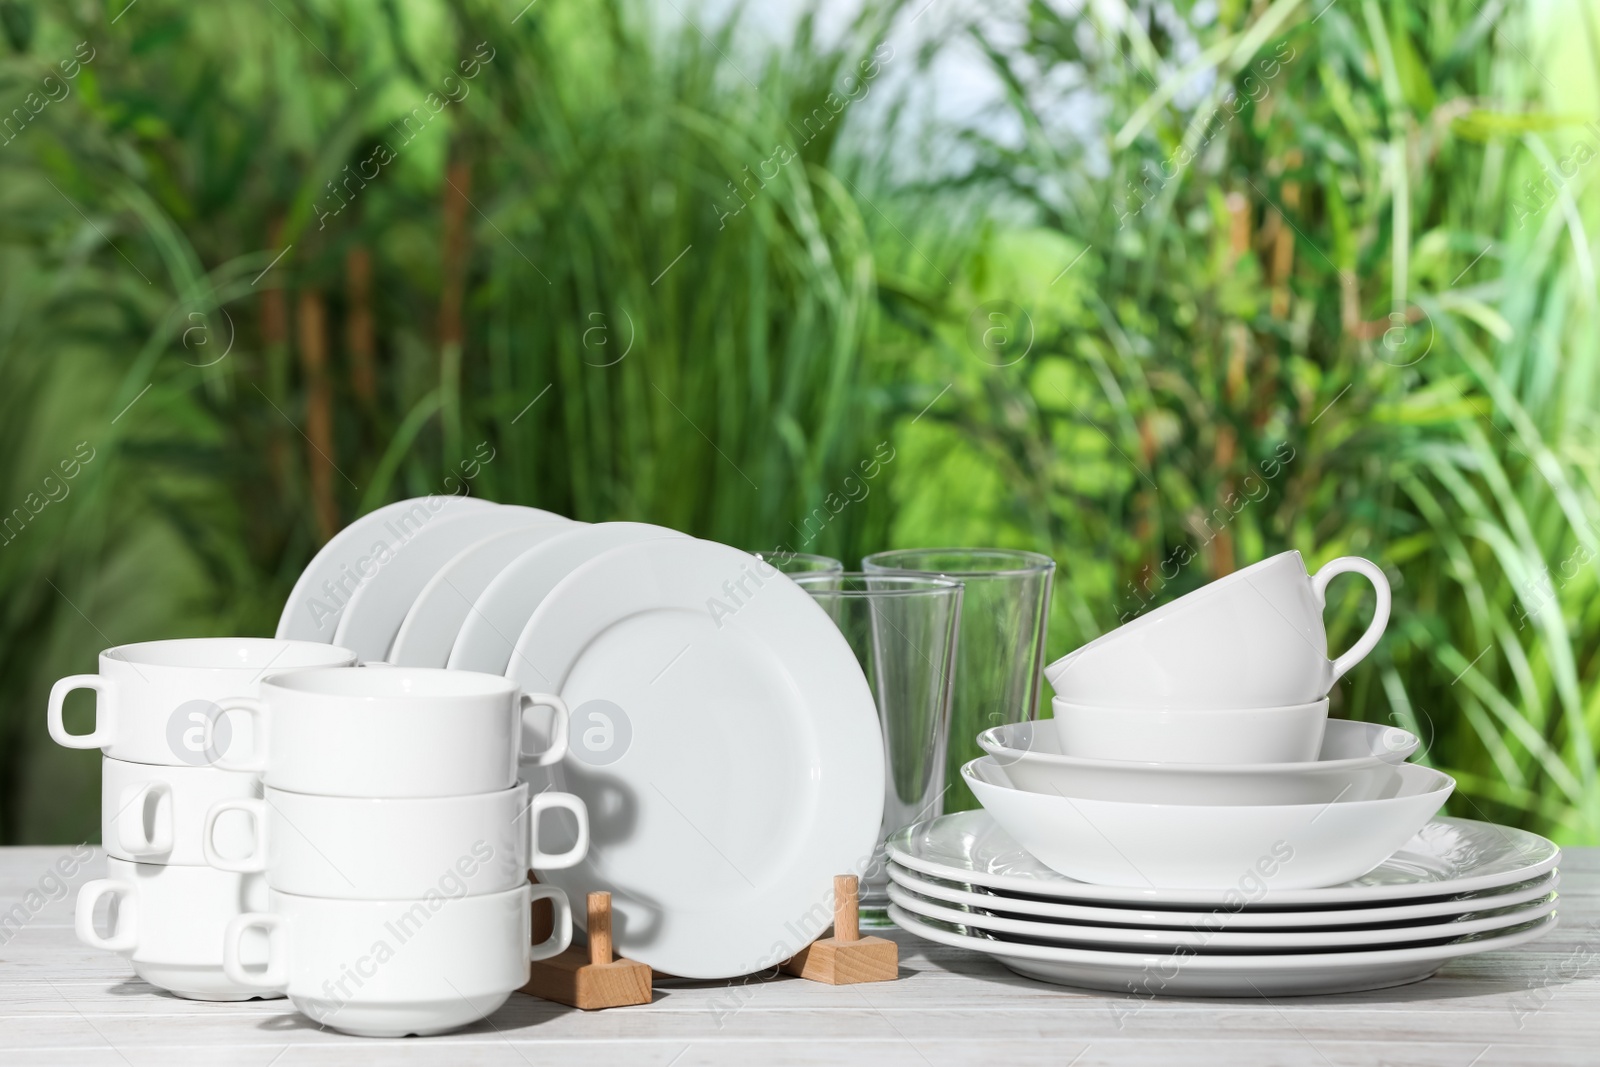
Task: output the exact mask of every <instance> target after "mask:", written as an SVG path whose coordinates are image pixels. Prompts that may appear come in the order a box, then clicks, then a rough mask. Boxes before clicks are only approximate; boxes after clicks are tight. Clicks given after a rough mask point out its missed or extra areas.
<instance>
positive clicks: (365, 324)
mask: <svg viewBox="0 0 1600 1067" xmlns="http://www.w3.org/2000/svg"><path fill="white" fill-rule="evenodd" d="M344 276H345V294H346V299H347V300H348V301H349V307H348V309H347V310H346V312H345V323H344V339H345V348H346V349H347V350H348V351H349V353H350V386H351V388H352V389H354V390H355V394H356V396H357V397H358V398H359V399H360V400H361V401H362V402H363V403H365V404H369V405H370V404H373V403H375V402H376V401H377V399H378V354H377V342H376V339H375V338H374V336H373V334H374V330H373V322H372V253H371V252H369V251H367V248H366V246H365V245H356V246H355V247H354V248H352V249H350V252H349V253H348V254H347V255H346V256H345V257H344Z"/></svg>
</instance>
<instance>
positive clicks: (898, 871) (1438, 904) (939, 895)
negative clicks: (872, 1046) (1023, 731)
mask: <svg viewBox="0 0 1600 1067" xmlns="http://www.w3.org/2000/svg"><path fill="white" fill-rule="evenodd" d="M888 872H889V878H890V880H891V881H893V882H894V883H895V884H896V885H901V886H904V887H905V888H907V889H909V890H911V891H912V892H913V893H915V894H917V896H919V897H924V898H926V899H928V900H935V901H942V902H944V903H947V904H957V905H961V906H963V907H968V908H979V909H982V910H984V911H989V912H995V913H999V914H1002V915H1007V916H1011V917H1013V918H1040V919H1055V920H1061V921H1065V922H1077V923H1093V924H1096V925H1100V926H1135V927H1158V928H1165V929H1178V930H1189V929H1213V930H1308V929H1323V928H1337V927H1351V926H1373V925H1376V924H1379V923H1397V922H1414V921H1419V920H1421V921H1426V920H1433V921H1435V922H1437V921H1440V920H1442V919H1449V918H1454V917H1455V916H1458V915H1465V914H1467V913H1468V912H1472V911H1483V910H1485V909H1489V908H1504V907H1509V906H1511V905H1513V904H1526V903H1528V902H1529V901H1533V900H1539V899H1541V898H1543V897H1545V896H1546V895H1548V894H1549V893H1551V892H1552V891H1554V890H1555V889H1557V888H1559V887H1560V885H1561V873H1560V872H1559V871H1551V872H1550V873H1548V874H1545V875H1542V876H1540V877H1539V878H1536V879H1534V880H1533V881H1531V882H1523V883H1521V884H1520V885H1517V886H1515V887H1512V888H1508V889H1506V890H1504V891H1498V890H1496V891H1485V892H1483V893H1478V894H1469V895H1466V896H1455V897H1446V898H1445V899H1444V900H1433V901H1428V902H1426V903H1423V904H1389V905H1385V906H1382V907H1368V908H1327V909H1322V908H1319V909H1314V910H1302V911H1288V910H1285V911H1244V910H1238V911H1234V910H1230V909H1225V908H1208V909H1201V910H1198V911H1197V910H1176V909H1173V910H1166V909H1162V910H1156V909H1148V908H1146V909H1135V908H1112V907H1095V906H1093V905H1089V904H1067V903H1063V902H1060V901H1054V900H1034V899H1032V898H1031V897H1015V896H1008V895H1003V894H1001V893H999V892H996V891H992V890H991V891H988V892H974V891H972V890H970V889H968V888H966V887H965V886H960V885H953V884H951V883H948V882H938V881H932V880H930V879H929V878H925V877H918V876H917V875H916V874H915V873H913V872H911V871H908V870H906V869H905V868H904V867H901V866H900V865H899V864H895V863H891V864H889V865H888Z"/></svg>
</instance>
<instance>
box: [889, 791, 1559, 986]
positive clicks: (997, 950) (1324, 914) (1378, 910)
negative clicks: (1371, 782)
mask: <svg viewBox="0 0 1600 1067" xmlns="http://www.w3.org/2000/svg"><path fill="white" fill-rule="evenodd" d="M888 852H889V858H890V861H891V862H890V865H889V876H890V878H891V879H892V885H891V887H890V896H891V898H892V900H893V904H892V906H891V907H890V909H889V914H890V916H891V917H892V918H893V919H894V920H895V922H896V923H898V924H899V925H900V926H902V927H904V928H905V929H907V930H909V931H910V932H912V933H915V934H917V935H919V936H921V937H925V938H927V939H928V940H930V941H935V942H938V943H940V944H945V945H951V946H956V947H960V948H969V949H975V950H977V951H979V952H983V953H985V954H987V955H989V956H992V957H994V958H995V959H997V960H999V961H1000V962H1001V963H1002V964H1004V965H1005V966H1007V967H1009V968H1010V969H1011V970H1013V971H1016V972H1017V973H1018V974H1022V975H1026V976H1028V977H1030V978H1038V979H1042V980H1044V981H1047V982H1056V983H1060V984H1063V985H1074V986H1085V987H1088V988H1091V989H1105V990H1113V991H1116V992H1127V993H1135V994H1138V995H1146V996H1148V995H1158V994H1165V995H1189V996H1263V995H1265V996H1283V995H1296V994H1310V993H1343V992H1350V991H1353V990H1359V989H1379V988H1382V987H1385V986H1393V985H1401V984H1404V983H1407V982H1415V981H1420V980H1421V979H1423V978H1427V977H1428V976H1429V975H1431V974H1433V973H1434V972H1435V971H1437V970H1438V969H1439V968H1440V967H1441V966H1442V965H1443V964H1444V963H1445V962H1447V961H1449V960H1451V959H1454V958H1456V957H1459V956H1466V955H1471V954H1475V953H1479V952H1488V951H1492V950H1494V949H1500V948H1509V947H1511V946H1513V945H1518V944H1521V943H1523V942H1524V941H1530V940H1532V939H1533V938H1536V937H1539V936H1540V935H1542V934H1544V933H1546V932H1547V931H1548V930H1549V929H1550V928H1551V927H1553V926H1554V925H1555V923H1556V913H1555V907H1556V892H1555V890H1556V886H1557V882H1558V879H1559V873H1558V872H1557V870H1556V863H1557V861H1558V860H1559V858H1560V855H1561V853H1560V850H1559V849H1558V848H1557V847H1556V846H1555V845H1554V844H1552V843H1551V842H1549V841H1547V840H1545V839H1544V838H1542V837H1539V836H1538V835H1536V834H1531V833H1528V832H1526V831H1523V830H1516V829H1512V828H1510V827H1505V826H1495V825H1492V824H1489V823H1483V822H1475V821H1472V820H1468V819H1450V818H1436V819H1433V820H1432V821H1430V822H1429V823H1428V824H1427V825H1426V826H1425V827H1424V828H1423V829H1422V831H1421V832H1420V833H1418V834H1417V835H1416V836H1415V837H1413V838H1412V839H1411V841H1410V842H1408V843H1407V844H1406V845H1405V846H1404V847H1403V848H1401V849H1400V850H1399V851H1398V852H1396V853H1394V854H1393V855H1392V856H1390V858H1389V859H1388V860H1386V861H1385V862H1384V863H1382V864H1380V865H1379V866H1378V867H1377V868H1375V869H1374V870H1372V871H1371V872H1370V873H1368V874H1366V875H1363V876H1362V877H1360V878H1357V879H1355V880H1354V881H1351V882H1346V883H1344V884H1342V885H1336V886H1329V887H1326V888H1319V889H1296V890H1283V889H1272V890H1271V891H1270V892H1269V891H1268V889H1267V886H1266V884H1265V882H1263V881H1259V880H1253V879H1251V878H1250V877H1249V876H1246V877H1244V878H1242V879H1241V880H1240V882H1239V884H1238V885H1237V886H1234V887H1232V888H1228V889H1156V888H1130V887H1119V886H1107V885H1092V884H1089V883H1086V882H1078V881H1074V880H1073V879H1071V878H1068V877H1066V876H1064V875H1061V874H1057V873H1056V872H1055V871H1053V870H1051V869H1050V868H1048V867H1046V866H1044V865H1043V864H1041V863H1040V862H1039V861H1037V860H1036V859H1034V858H1033V857H1032V856H1030V855H1029V854H1028V853H1027V852H1026V851H1025V850H1024V849H1023V848H1022V847H1021V846H1019V845H1018V844H1017V843H1016V842H1015V841H1013V840H1012V839H1011V838H1010V837H1008V836H1006V834H1005V833H1004V832H1003V831H1002V830H1000V829H999V827H997V826H996V825H995V824H994V822H993V820H992V819H991V818H990V817H989V815H988V814H987V813H986V812H983V811H968V812H962V813H960V814H956V815H946V816H943V817H941V818H938V819H934V820H931V821H929V822H923V823H918V824H916V825H914V826H910V827H907V828H906V829H904V830H901V831H899V832H898V833H896V834H895V835H894V836H892V837H891V838H890V839H889V842H888Z"/></svg>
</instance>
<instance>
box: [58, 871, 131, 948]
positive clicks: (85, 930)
mask: <svg viewBox="0 0 1600 1067" xmlns="http://www.w3.org/2000/svg"><path fill="white" fill-rule="evenodd" d="M108 893H109V894H111V895H112V896H115V897H117V898H119V901H118V904H117V925H116V928H115V929H113V930H112V931H111V936H110V937H101V936H100V933H99V931H97V930H96V929H95V928H94V906H95V905H96V904H98V903H99V902H100V898H101V897H103V896H105V895H106V894H108ZM72 919H73V922H72V926H73V929H74V930H76V931H77V934H78V940H79V941H82V942H83V943H84V944H85V945H88V946H90V947H91V948H103V949H106V950H107V951H110V952H132V951H133V950H134V949H135V948H137V947H138V944H139V898H138V897H136V896H134V893H133V883H132V882H125V881H123V880H121V879H120V878H96V879H95V880H94V881H92V882H87V883H85V884H84V887H83V888H82V889H80V890H78V904H77V908H76V910H75V911H74V912H73V916H72Z"/></svg>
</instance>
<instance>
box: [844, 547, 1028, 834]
mask: <svg viewBox="0 0 1600 1067" xmlns="http://www.w3.org/2000/svg"><path fill="white" fill-rule="evenodd" d="M861 563H862V569H863V570H864V571H866V572H867V573H868V574H874V575H877V574H917V575H923V576H936V577H941V578H947V579H951V580H954V581H959V582H960V583H961V584H962V586H963V590H964V591H963V593H962V604H961V655H960V658H959V659H958V660H957V662H956V676H955V697H954V699H953V701H952V704H951V710H950V744H949V748H948V755H947V759H948V761H949V763H948V767H947V771H946V773H947V775H948V777H949V781H950V792H949V794H948V795H947V796H946V797H945V803H944V807H945V810H946V811H966V810H968V809H970V808H976V807H977V806H978V800H977V798H976V797H974V796H973V795H972V792H971V790H969V789H968V788H967V786H966V783H965V782H963V781H962V779H961V767H962V766H963V765H964V764H965V763H967V761H969V760H973V759H977V758H978V757H979V756H981V755H983V751H982V750H981V749H979V748H978V734H980V733H982V732H983V731H984V730H987V729H988V728H989V727H991V726H1002V725H1005V724H1007V723H1013V722H1023V721H1027V720H1032V719H1036V718H1038V715H1039V689H1040V678H1041V676H1042V675H1041V672H1042V670H1043V668H1044V640H1045V625H1046V622H1047V620H1048V617H1049V607H1050V583H1051V580H1052V579H1053V578H1054V576H1055V569H1056V565H1055V561H1054V560H1052V559H1051V558H1050V557H1049V556H1044V555H1040V554H1039V553H1037V552H1023V551H1019V550H1014V549H1005V548H912V549H896V550H893V551H889V552H874V553H873V554H872V555H870V556H868V557H867V558H866V559H864V560H862V561H861Z"/></svg>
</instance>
